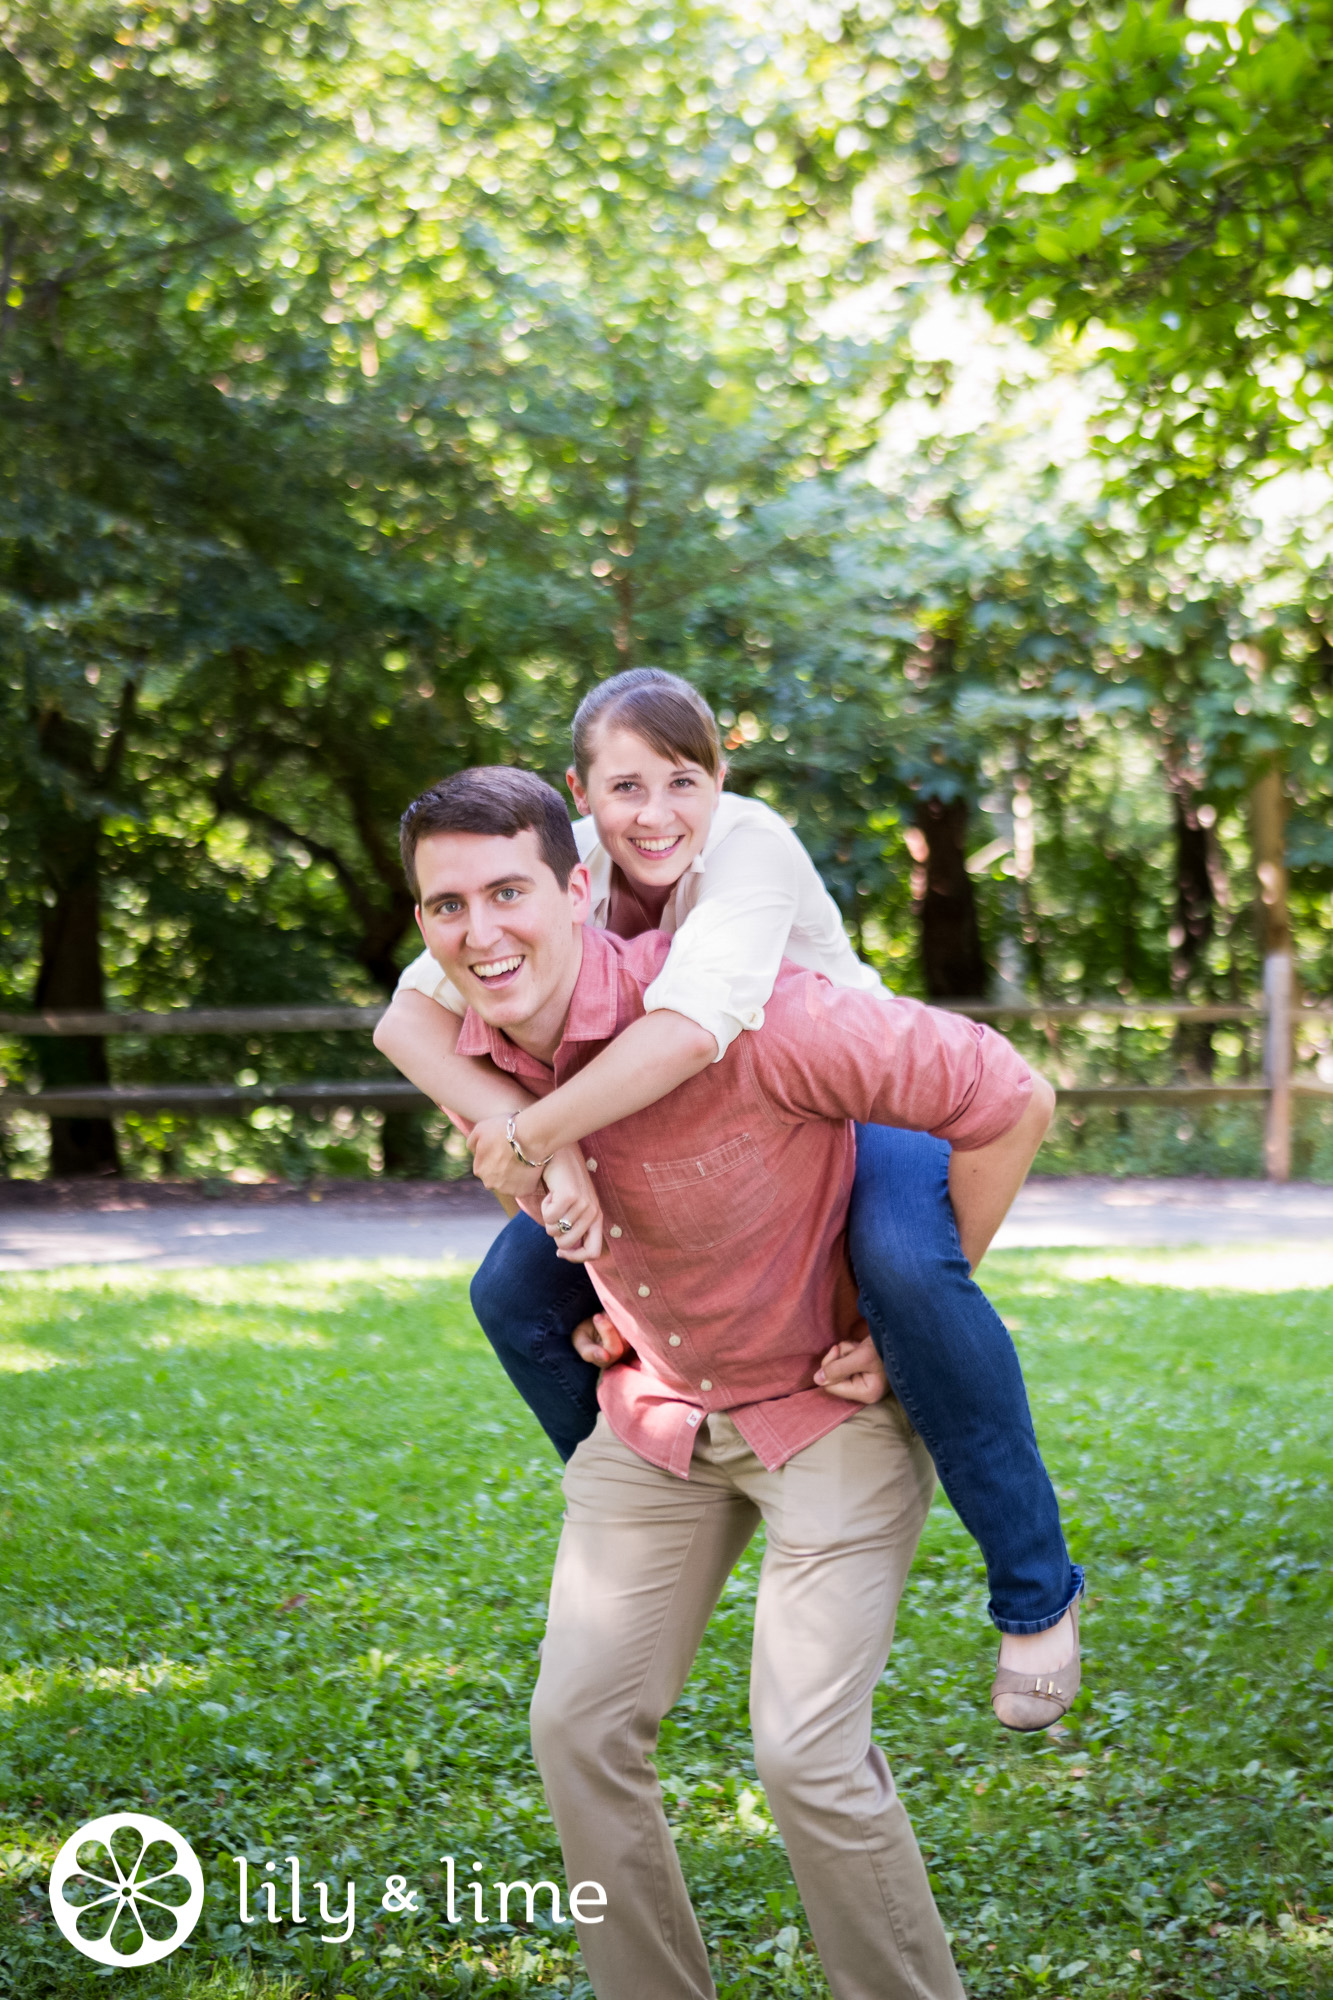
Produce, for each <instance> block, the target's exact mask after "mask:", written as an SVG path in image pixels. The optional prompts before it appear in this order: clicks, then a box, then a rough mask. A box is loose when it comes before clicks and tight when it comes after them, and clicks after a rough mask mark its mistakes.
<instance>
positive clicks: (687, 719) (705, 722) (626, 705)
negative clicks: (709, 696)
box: [574, 667, 722, 784]
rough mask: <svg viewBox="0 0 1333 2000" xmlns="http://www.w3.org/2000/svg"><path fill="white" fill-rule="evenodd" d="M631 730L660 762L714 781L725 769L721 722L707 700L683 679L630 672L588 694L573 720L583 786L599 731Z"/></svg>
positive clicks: (656, 670) (657, 670)
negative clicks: (681, 764)
mask: <svg viewBox="0 0 1333 2000" xmlns="http://www.w3.org/2000/svg"><path fill="white" fill-rule="evenodd" d="M613 724H615V725H618V726H619V727H620V728H621V729H632V730H633V731H634V734H635V735H636V736H641V737H642V738H643V740H644V742H645V743H649V744H651V745H652V747H653V749H654V750H656V752H657V754H658V756H659V757H682V758H685V759H687V760H688V761H689V762H690V763H691V764H698V765H699V766H700V768H701V769H702V770H705V771H707V773H708V775H709V777H710V778H715V777H716V776H717V774H718V771H719V770H720V768H721V765H722V745H721V743H720V741H719V740H718V733H717V721H716V719H715V717H714V715H713V711H712V709H711V708H710V707H709V706H708V703H707V702H706V701H705V700H704V698H703V696H702V695H701V694H700V693H699V692H698V691H697V690H696V689H695V688H692V687H691V686H690V684H689V682H688V681H684V680H682V679H681V677H680V675H679V674H668V673H666V672H664V671H663V669H662V668H661V667H631V668H630V669H629V670H628V672H626V673H623V674H613V675H612V676H611V679H610V680H609V681H599V682H598V684H597V686H596V687H595V688H589V690H588V692H587V694H585V695H584V697H583V700H582V701H581V702H580V703H579V705H578V708H577V710H576V711H575V715H574V768H575V770H576V771H577V772H578V774H579V777H580V778H581V779H582V781H583V782H584V784H586V783H587V781H588V772H589V770H590V769H591V766H592V760H593V758H594V757H595V756H596V754H597V737H598V735H599V734H600V732H601V730H603V729H605V728H608V727H610V726H611V725H613Z"/></svg>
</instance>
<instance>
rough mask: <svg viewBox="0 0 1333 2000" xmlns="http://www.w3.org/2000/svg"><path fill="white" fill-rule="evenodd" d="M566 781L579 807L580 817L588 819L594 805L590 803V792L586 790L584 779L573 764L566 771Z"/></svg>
mask: <svg viewBox="0 0 1333 2000" xmlns="http://www.w3.org/2000/svg"><path fill="white" fill-rule="evenodd" d="M565 783H566V784H567V785H568V786H569V791H570V797H571V798H572V799H573V801H574V803H575V805H576V806H577V807H578V809H579V817H580V818H581V819H586V818H587V817H588V814H589V813H590V812H591V811H592V807H591V806H590V805H589V804H588V794H587V793H586V792H585V791H584V789H583V783H582V780H581V779H580V777H579V774H578V772H577V771H576V770H575V768H574V766H573V765H572V764H571V765H570V767H569V769H568V770H567V771H566V772H565Z"/></svg>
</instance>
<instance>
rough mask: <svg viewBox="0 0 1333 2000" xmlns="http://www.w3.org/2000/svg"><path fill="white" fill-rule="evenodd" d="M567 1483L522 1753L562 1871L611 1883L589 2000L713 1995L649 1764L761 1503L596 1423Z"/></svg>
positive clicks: (708, 1471) (593, 1956)
mask: <svg viewBox="0 0 1333 2000" xmlns="http://www.w3.org/2000/svg"><path fill="white" fill-rule="evenodd" d="M564 1486H565V1500H566V1513H565V1522H564V1526H563V1528H562V1530H561V1534H560V1548H559V1552H558V1554H557V1556H556V1562H555V1574H554V1576H553V1577H552V1579H551V1608H550V1613H549V1616H548V1619H547V1625H546V1637H545V1639H544V1641H543V1644H542V1664H541V1672H540V1674H539V1676H538V1680H537V1687H536V1691H535V1693H534V1694H533V1698H532V1747H533V1751H534V1754H535V1756H536V1759H537V1764H538V1768H539V1769H540V1771H541V1775H542V1782H543V1784H544V1785H545V1787H546V1796H547V1798H548V1800H549V1801H550V1806H551V1811H552V1814H553V1815H554V1818H555V1823H556V1827H557V1830H558V1831H559V1834H560V1846H561V1850H562V1852H563V1855H564V1863H565V1880H566V1881H567V1882H568V1883H569V1885H570V1886H571V1888H572V1887H573V1886H574V1885H575V1884H576V1883H578V1882H583V1881H593V1882H600V1883H601V1885H602V1887H603V1888H604V1889H605V1891H606V1897H607V1902H606V1912H605V1918H604V1921H603V1922H602V1923H600V1924H580V1925H579V1927H578V1936H579V1944H580V1946H581V1947H582V1950H583V1957H584V1962H585V1963H586V1965H587V1968H588V1974H589V1977H590V1978H591V1980H592V1983H593V1988H594V1990H595V1992H596V1994H597V2000H712V1996H713V1981H712V1976H711V1974H710V1973H709V1969H708V1954H707V1952H706V1951H705V1949H704V1942H703V1939H702V1937H701V1936H700V1933H699V1926H698V1924H697V1922H696V1921H695V1916H694V1911H693V1910H692V1909H691V1907H690V1899H689V1896H688V1895H687V1893H686V1889H685V1883H684V1879H683V1877H682V1875H681V1872H680V1863H679V1861H678V1860H677V1859H676V1850H675V1847H674V1845H673V1843H672V1839H671V1833H670V1829H669V1828H668V1826H667V1822H666V1815H665V1813H664V1812H663V1810H662V1794H661V1790H660V1788H659V1786H658V1782H657V1775H656V1773H655V1771H654V1770H653V1767H652V1764H651V1763H650V1761H649V1760H650V1757H651V1754H652V1751H653V1749H654V1747H655V1745H656V1742H657V1732H658V1726H659V1724H660V1722H661V1720H662V1717H663V1716H664V1715H665V1714H666V1712H667V1710H668V1709H669V1708H670V1707H671V1706H672V1704H673V1702H674V1701H675V1700H676V1698H677V1696H678V1695H679V1693H680V1691H681V1688H682V1687H683V1686H684V1684H685V1677H686V1675H687V1674H688V1673H689V1670H690V1665H691V1662H692V1661H693V1659H694V1655H695V1653H696V1651H697V1650H698V1645H699V1640H700V1638H701V1637H702V1635H703V1630H704V1627H705V1625H706V1624H707V1623H708V1619H709V1616H710V1614H711V1613H712V1610H713V1607H714V1605H715V1604H716V1603H717V1600H718V1597H719V1595H720V1593H721V1590H722V1585H723V1584H724V1582H725V1581H726V1578H727V1575H728V1573H729V1572H730V1570H731V1568H732V1565H733V1564H734V1563H735V1561H736V1559H737V1557H738V1556H739V1555H740V1553H741V1551H742V1549H743V1548H744V1547H745V1545H746V1543H747V1542H748V1541H749V1539H750V1537H751V1535H752V1534H753V1533H754V1531H755V1528H756V1527H757V1525H758V1521H759V1511H758V1508H757V1507H756V1506H754V1505H753V1504H752V1503H751V1502H750V1501H749V1500H747V1499H745V1498H744V1497H743V1496H742V1495H740V1494H739V1493H737V1492H736V1490H735V1488H734V1486H733V1485H732V1483H731V1482H730V1480H728V1479H727V1478H725V1477H724V1476H720V1475H719V1474H718V1473H716V1472H715V1471H714V1470H713V1469H712V1467H711V1466H710V1465H708V1464H707V1463H706V1462H703V1461H702V1460H701V1459H700V1458H699V1457H696V1460H695V1463H694V1466H693V1468H692V1471H691V1475H690V1477H689V1479H688V1480H684V1479H677V1478H676V1477H675V1476H674V1475H673V1474H671V1473H669V1472H661V1471H659V1470H658V1468H657V1467H656V1466H652V1465H649V1464H648V1463H647V1462H646V1461H645V1460H644V1459H641V1458H640V1457H638V1455H637V1454H636V1453H635V1452H632V1451H630V1450H629V1448H628V1447H627V1446H626V1445H623V1444H621V1443H620V1441H619V1439H618V1438H617V1437H616V1436H615V1434H614V1433H613V1432H612V1430H611V1429H610V1426H609V1425H608V1424H607V1421H606V1419H605V1417H599V1418H598V1420H597V1427H596V1430H595V1431H594V1432H593V1435H592V1436H591V1437H590V1438H588V1439H587V1440H586V1441H585V1442H584V1443H583V1444H581V1445H580V1446H579V1449H578V1450H577V1451H576V1452H575V1454H574V1457H573V1458H572V1459H571V1461H570V1463H569V1465H568V1467H567V1468H566V1471H565V1480H564Z"/></svg>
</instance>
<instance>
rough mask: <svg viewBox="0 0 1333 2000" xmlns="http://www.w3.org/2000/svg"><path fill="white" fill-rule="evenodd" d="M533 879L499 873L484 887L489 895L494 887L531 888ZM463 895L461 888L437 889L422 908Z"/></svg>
mask: <svg viewBox="0 0 1333 2000" xmlns="http://www.w3.org/2000/svg"><path fill="white" fill-rule="evenodd" d="M533 881H534V878H533V877H532V876H531V875H499V876H497V877H496V879H495V881H494V882H484V883H483V884H482V887H483V889H484V890H485V892H486V893H487V894H488V895H489V894H490V892H491V890H492V889H518V888H526V889H530V888H532V886H533ZM461 896H462V891H461V890H459V889H437V890H436V891H435V894H434V895H433V896H427V897H426V899H425V901H424V903H423V904H422V908H423V909H426V910H433V909H434V908H435V906H436V904H437V903H447V902H448V901H449V899H450V897H453V898H455V899H461Z"/></svg>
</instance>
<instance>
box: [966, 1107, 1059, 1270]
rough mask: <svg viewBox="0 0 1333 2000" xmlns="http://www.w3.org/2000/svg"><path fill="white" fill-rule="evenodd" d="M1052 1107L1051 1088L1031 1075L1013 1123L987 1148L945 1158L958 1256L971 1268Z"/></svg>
mask: <svg viewBox="0 0 1333 2000" xmlns="http://www.w3.org/2000/svg"><path fill="white" fill-rule="evenodd" d="M1054 1109H1055V1092H1054V1091H1053V1090H1052V1089H1051V1086H1050V1084H1049V1083H1047V1081H1046V1079H1045V1077H1044V1076H1034V1078H1033V1079H1032V1095H1031V1097H1030V1098H1029V1099H1028V1102H1027V1105H1026V1108H1025V1109H1024V1112H1023V1116H1022V1117H1021V1118H1020V1119H1019V1121H1018V1123H1017V1125H1015V1126H1013V1128H1012V1129H1011V1130H1010V1131H1008V1132H1006V1133H1004V1135H1003V1136H1002V1137H1001V1138H999V1139H993V1140H992V1141H991V1143H990V1145H989V1146H978V1147H976V1148H975V1149H974V1150H973V1151H971V1152H967V1153H963V1152H959V1151H957V1150H955V1151H954V1153H953V1154H952V1156H951V1157H950V1160H949V1195H950V1198H951V1199H952V1201H953V1211H954V1215H955V1217H956V1219H957V1222H958V1235H959V1239H960V1241H961V1242H962V1246H963V1255H964V1256H965V1257H966V1258H967V1261H968V1263H969V1264H970V1265H971V1266H972V1269H973V1270H974V1271H975V1270H976V1268H977V1265H978V1264H979V1263H980V1262H981V1260H982V1258H983V1257H984V1256H985V1254H986V1252H987V1250H988V1249H989V1248H990V1245H991V1242H992V1239H993V1238H994V1235H995V1232H996V1230H997V1229H998V1228H999V1226H1000V1224H1001V1223H1002V1222H1003V1221H1004V1218H1005V1216H1006V1215H1007V1214H1008V1213H1009V1210H1010V1207H1011V1206H1012V1204H1013V1200H1014V1196H1015V1195H1016V1194H1017V1193H1018V1190H1019V1189H1020V1188H1021V1187H1022V1185H1023V1182H1024V1181H1025V1180H1026V1179H1027V1174H1028V1169H1029V1167H1030V1166H1031V1165H1032V1162H1033V1161H1034V1160H1035V1159H1036V1157H1037V1150H1038V1148H1039V1147H1040V1145H1041V1142H1042V1140H1043V1139H1044V1138H1045V1137H1046V1132H1047V1128H1048V1127H1049V1125H1050V1122H1051V1114H1052V1112H1053V1111H1054Z"/></svg>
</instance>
